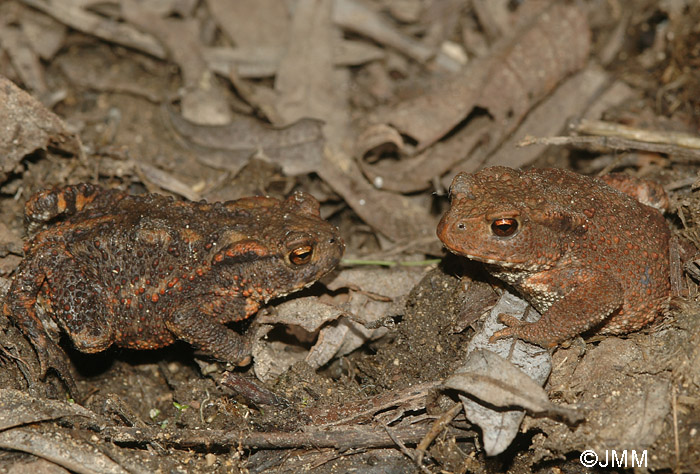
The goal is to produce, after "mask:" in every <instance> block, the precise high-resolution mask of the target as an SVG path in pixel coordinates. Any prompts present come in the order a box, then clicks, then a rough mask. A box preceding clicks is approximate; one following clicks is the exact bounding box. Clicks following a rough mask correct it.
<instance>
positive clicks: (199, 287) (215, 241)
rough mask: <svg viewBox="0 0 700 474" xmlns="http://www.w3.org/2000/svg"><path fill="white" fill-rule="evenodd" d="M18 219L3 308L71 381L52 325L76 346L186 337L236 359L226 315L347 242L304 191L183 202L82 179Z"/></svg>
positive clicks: (34, 201) (247, 310) (321, 268)
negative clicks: (19, 255)
mask: <svg viewBox="0 0 700 474" xmlns="http://www.w3.org/2000/svg"><path fill="white" fill-rule="evenodd" d="M25 221H26V224H27V231H28V234H29V239H28V241H27V243H26V244H25V249H24V250H25V259H24V260H23V261H22V263H21V264H20V266H19V269H18V271H17V273H16V275H15V278H14V280H13V282H12V286H11V287H10V291H9V293H8V298H7V301H6V303H5V305H4V312H5V314H6V315H7V316H8V317H10V318H11V319H13V320H14V321H15V322H16V324H17V325H18V326H19V328H20V329H21V330H22V331H23V332H24V334H25V335H26V336H27V337H28V338H29V339H30V341H31V342H32V344H33V346H34V348H35V350H36V352H37V354H38V357H39V360H40V363H41V369H42V372H43V373H44V374H45V373H46V370H47V369H48V368H49V367H54V368H56V369H57V370H58V372H59V373H60V375H61V376H62V378H63V379H64V380H65V381H66V382H67V383H68V384H69V385H71V387H70V388H72V389H74V387H75V386H74V385H73V384H72V379H71V378H70V372H69V371H68V367H67V365H66V363H65V361H64V359H63V357H62V356H63V354H62V353H61V351H60V350H59V349H58V347H57V346H56V344H55V343H54V342H53V341H54V340H55V339H56V337H55V336H56V334H55V333H56V332H57V328H56V325H58V327H59V328H61V329H62V330H63V331H65V332H66V333H67V334H68V336H70V338H71V340H72V341H73V344H74V345H75V347H76V348H77V349H78V350H80V351H82V352H98V351H102V350H104V349H106V348H108V347H109V346H110V345H112V344H115V345H117V346H120V347H128V348H133V349H154V348H158V347H163V346H166V345H168V344H171V343H172V342H174V341H175V340H183V341H187V342H188V343H190V344H192V345H193V346H195V347H197V348H199V349H201V350H202V351H204V352H206V353H208V354H211V355H213V356H214V357H216V358H218V359H221V360H223V361H227V362H231V363H235V364H245V363H247V362H248V361H249V360H250V352H249V351H250V348H249V344H248V343H247V342H246V341H244V339H243V338H242V337H241V336H240V335H239V334H237V333H236V332H234V331H232V330H231V329H229V328H227V327H226V326H224V323H227V322H230V321H238V320H241V319H244V318H247V317H249V316H251V315H253V314H255V313H256V312H257V310H258V308H259V307H260V305H261V303H263V302H267V301H268V300H269V299H270V298H273V297H276V296H281V295H284V294H287V293H289V292H292V291H296V290H299V289H301V288H303V287H305V286H308V285H309V284H311V283H313V282H314V281H316V280H317V279H318V278H319V277H321V276H322V275H324V274H325V273H327V272H329V271H330V270H331V269H333V268H334V267H335V266H336V265H337V264H338V262H339V260H340V258H341V256H342V254H343V248H344V247H343V242H342V240H341V239H340V236H339V235H338V230H337V229H336V228H335V227H333V226H332V225H330V224H329V223H328V222H325V221H324V220H322V219H321V218H320V217H319V204H318V202H317V201H316V200H315V199H314V198H313V197H312V196H310V195H307V194H304V193H296V194H294V195H292V196H290V197H289V198H288V199H287V200H285V201H279V200H277V199H272V198H267V197H250V198H243V199H239V200H237V201H229V202H224V203H218V202H217V203H205V202H199V203H192V202H176V201H174V200H173V199H172V198H168V197H165V196H161V195H157V194H146V195H139V196H130V195H127V194H126V193H123V192H119V191H115V190H104V189H102V188H100V187H98V186H93V185H89V184H79V185H75V186H66V187H64V188H59V189H55V190H49V191H43V192H40V193H38V194H36V195H34V196H33V197H32V198H31V199H30V200H29V201H28V202H27V204H26V210H25ZM49 331H51V333H49Z"/></svg>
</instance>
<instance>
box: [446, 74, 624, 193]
mask: <svg viewBox="0 0 700 474" xmlns="http://www.w3.org/2000/svg"><path fill="white" fill-rule="evenodd" d="M609 80H610V76H609V74H608V73H607V72H605V71H603V70H602V69H600V68H599V67H597V66H589V67H588V68H586V69H584V70H583V71H581V72H579V73H577V74H575V75H574V76H572V77H571V78H569V79H567V80H566V81H565V82H563V83H562V84H561V85H560V86H559V87H558V88H557V89H556V90H555V91H554V92H553V93H552V94H551V95H550V96H549V97H547V98H546V99H545V100H544V101H543V102H542V103H541V104H539V105H538V106H537V107H535V108H534V109H533V110H531V111H530V113H529V114H528V116H527V118H526V119H525V120H524V121H523V123H522V124H521V125H520V126H519V127H518V129H517V130H516V131H515V132H514V133H513V134H512V136H511V137H510V138H509V139H508V140H507V141H505V142H504V143H503V145H501V146H500V147H499V149H498V150H496V151H495V153H494V154H493V155H491V156H489V158H488V160H487V162H486V163H475V162H474V161H470V160H468V161H466V162H465V163H462V165H461V166H460V169H459V170H460V171H466V172H472V171H476V170H477V169H478V168H481V167H483V166H509V167H511V168H519V167H521V166H524V165H526V164H528V163H531V162H533V161H534V160H535V159H536V158H537V157H538V156H539V155H540V154H542V152H543V151H544V150H545V149H546V147H545V146H543V145H539V146H530V147H520V148H518V147H517V144H518V143H519V142H520V140H522V139H523V138H524V137H526V136H536V137H546V136H551V135H558V134H559V132H561V131H562V129H563V128H564V127H565V126H566V119H567V118H570V117H580V116H581V115H583V112H584V111H585V110H586V109H587V108H588V107H589V106H590V104H591V103H592V102H593V101H594V100H595V98H596V97H598V95H599V94H600V92H601V90H603V88H604V87H605V85H606V84H607V83H608V82H609ZM453 177H454V176H452V175H448V176H446V178H445V180H446V179H448V178H449V179H450V180H451V179H452V178H453ZM445 180H444V181H443V182H446V181H445ZM450 182H451V181H450Z"/></svg>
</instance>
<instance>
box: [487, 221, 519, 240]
mask: <svg viewBox="0 0 700 474" xmlns="http://www.w3.org/2000/svg"><path fill="white" fill-rule="evenodd" d="M516 230H518V221H517V220H515V219H512V218H503V219H496V220H495V221H493V222H492V223H491V231H492V232H493V234H494V235H497V236H498V237H508V236H511V235H513V234H515V231H516Z"/></svg>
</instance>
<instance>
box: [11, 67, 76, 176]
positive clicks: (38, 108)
mask: <svg viewBox="0 0 700 474" xmlns="http://www.w3.org/2000/svg"><path fill="white" fill-rule="evenodd" d="M0 123H2V126H1V127H0V177H2V178H3V179H4V177H5V176H6V175H7V174H9V173H10V172H12V171H13V170H14V169H15V167H16V166H17V165H18V164H19V162H20V161H21V160H22V158H24V157H25V156H26V155H28V154H30V153H32V152H34V151H36V150H41V149H47V148H57V149H60V150H63V151H64V152H67V153H71V154H73V155H77V156H82V144H81V143H80V139H79V138H78V137H77V136H76V135H75V134H73V133H71V132H70V131H68V129H67V128H66V125H65V123H64V122H63V121H62V120H61V119H60V118H58V116H56V115H55V114H54V113H52V112H51V111H49V110H48V109H46V107H44V106H43V105H42V104H41V103H40V102H39V101H38V100H36V99H35V98H34V97H32V96H30V95H29V94H27V93H26V92H24V91H23V90H22V89H20V88H19V87H17V86H16V85H15V84H13V83H12V82H11V81H9V80H8V79H6V78H4V77H2V76H0Z"/></svg>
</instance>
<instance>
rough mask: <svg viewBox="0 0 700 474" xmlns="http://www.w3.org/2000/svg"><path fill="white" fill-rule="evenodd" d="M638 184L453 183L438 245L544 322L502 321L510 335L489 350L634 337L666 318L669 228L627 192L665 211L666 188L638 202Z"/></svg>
mask: <svg viewBox="0 0 700 474" xmlns="http://www.w3.org/2000/svg"><path fill="white" fill-rule="evenodd" d="M630 183H631V184H630ZM641 184H642V183H640V181H639V180H632V181H630V180H629V179H627V178H624V177H622V176H620V175H616V176H612V177H610V178H606V179H605V180H603V179H599V178H592V177H588V176H583V175H580V174H577V173H574V172H571V171H567V170H560V169H531V170H527V171H518V170H514V169H510V168H505V167H492V168H487V169H484V170H482V171H479V172H477V173H473V174H469V173H460V174H459V175H457V176H456V177H455V179H454V181H453V182H452V186H451V188H450V195H451V207H450V209H449V211H448V212H447V213H446V214H445V215H444V216H443V218H442V220H441V221H440V224H439V226H438V229H437V233H438V237H439V238H440V240H442V242H443V243H444V244H445V246H446V247H447V248H448V249H449V250H450V251H452V252H454V253H456V254H459V255H463V256H466V257H468V258H470V259H474V260H477V261H480V262H483V263H484V264H485V265H486V268H487V270H488V271H489V272H490V273H491V274H493V275H494V276H496V277H497V278H499V279H501V280H503V281H505V282H507V283H508V284H510V285H511V286H512V287H513V288H515V289H516V290H517V291H518V292H520V293H521V294H522V295H523V296H524V297H525V298H526V299H527V300H528V301H530V303H532V305H533V306H534V307H535V308H536V309H537V310H539V311H540V312H541V313H542V317H541V319H540V320H539V321H537V322H535V323H525V322H522V321H519V320H517V319H516V318H514V317H512V316H508V315H501V321H502V322H503V323H504V324H506V325H507V326H509V327H507V328H506V329H503V330H501V331H498V332H497V333H496V334H495V335H494V336H493V338H492V340H496V339H500V338H503V337H507V336H515V337H518V338H521V339H524V340H527V341H530V342H534V343H536V344H539V345H542V346H545V347H551V346H554V345H556V344H559V343H561V342H563V341H565V340H567V339H569V338H571V337H573V336H575V335H577V334H580V333H582V332H584V331H587V330H589V329H595V330H597V331H598V332H600V333H603V334H621V333H627V332H630V331H636V330H638V329H640V328H642V327H643V326H644V325H646V324H648V323H649V322H651V321H652V320H653V319H654V318H655V317H656V316H657V315H658V314H659V313H662V312H664V311H665V310H666V309H667V308H668V303H669V299H670V282H669V239H670V231H669V228H668V226H667V224H666V222H665V220H664V218H663V216H662V215H661V213H660V212H659V211H658V210H656V209H653V208H652V207H649V206H648V205H645V204H642V203H640V202H639V201H637V200H636V199H634V198H632V197H630V196H629V195H628V194H625V193H624V192H627V193H630V194H633V195H635V196H640V195H643V196H645V197H651V198H653V197H656V198H658V199H659V200H661V201H662V202H663V201H664V200H665V199H666V201H665V202H668V201H667V198H666V196H665V193H664V192H663V189H662V188H661V187H660V186H658V185H657V186H654V185H653V184H650V185H648V186H646V189H644V190H643V191H642V192H639V190H640V188H641V187H642V186H641ZM611 186H615V188H618V189H619V190H618V189H614V188H613V187H611ZM622 191H624V192H622Z"/></svg>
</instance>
